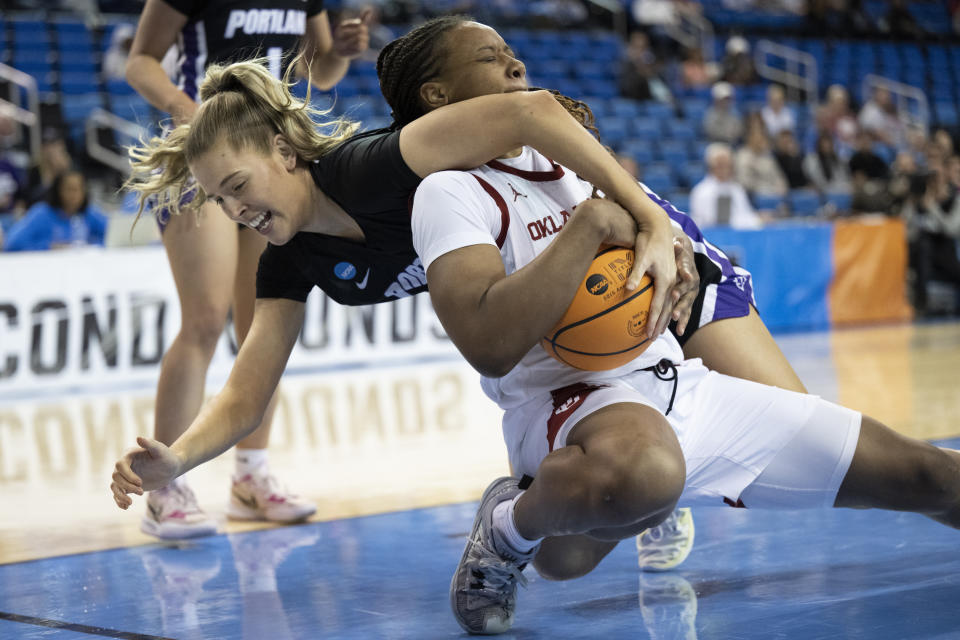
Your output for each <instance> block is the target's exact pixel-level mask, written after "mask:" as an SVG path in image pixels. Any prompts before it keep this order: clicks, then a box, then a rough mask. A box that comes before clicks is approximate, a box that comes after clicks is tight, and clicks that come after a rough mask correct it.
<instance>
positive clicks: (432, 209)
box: [412, 147, 683, 409]
mask: <svg viewBox="0 0 960 640" xmlns="http://www.w3.org/2000/svg"><path fill="white" fill-rule="evenodd" d="M590 194H591V187H590V185H589V184H588V183H586V182H584V181H582V180H580V178H579V177H577V175H576V174H574V173H573V172H572V171H570V170H569V169H566V168H565V167H561V166H560V165H557V164H554V163H552V162H550V161H549V160H548V159H547V158H545V157H544V156H542V155H540V154H539V153H538V152H536V151H535V150H533V149H531V148H529V147H524V149H523V152H522V153H521V155H520V156H518V157H516V158H511V159H506V160H499V161H493V162H490V163H488V164H487V165H485V166H482V167H480V168H478V169H473V170H471V171H441V172H439V173H434V174H432V175H430V176H428V177H427V178H426V179H424V181H423V182H422V183H421V184H420V186H419V187H418V188H417V192H416V195H415V197H414V204H413V220H412V224H413V244H414V248H415V249H416V251H417V254H418V255H419V256H420V258H421V260H422V262H423V266H424V269H427V268H429V266H430V264H431V263H432V262H433V261H434V260H436V259H437V258H438V257H440V256H442V255H443V254H445V253H449V252H450V251H454V250H456V249H460V248H462V247H466V246H471V245H477V244H491V245H495V246H497V247H498V248H499V249H500V255H501V256H502V257H503V264H504V267H505V269H506V273H507V275H508V276H509V275H510V274H511V273H513V272H515V271H517V270H518V269H520V268H522V267H523V266H524V265H526V264H528V263H529V262H531V261H532V260H533V259H534V258H536V257H537V256H538V255H539V254H540V252H542V251H543V250H544V249H546V248H547V246H548V245H549V244H550V242H552V241H553V238H554V236H555V235H556V234H557V233H558V232H559V231H560V229H561V228H563V225H564V223H565V222H566V221H567V220H568V219H569V218H570V216H571V215H573V211H574V207H576V205H577V204H578V203H580V202H583V201H584V200H586V199H587V198H589V197H590ZM517 304H523V301H522V300H518V301H517ZM662 359H667V360H670V361H672V362H677V363H679V362H681V361H682V360H683V353H682V351H681V349H680V345H679V344H677V341H676V339H675V338H674V337H673V336H672V335H671V334H670V333H669V332H667V333H664V334H663V335H661V336H660V337H658V338H657V339H656V340H655V341H654V342H653V344H651V345H650V347H649V348H647V350H646V351H644V352H643V353H642V354H641V355H640V356H638V357H637V358H636V359H635V360H633V361H631V362H629V363H627V364H626V365H624V366H622V367H620V368H618V369H613V370H610V371H599V372H597V371H581V370H579V369H574V368H572V367H569V366H566V365H563V364H561V363H559V362H557V361H556V360H554V359H553V358H551V357H550V356H549V355H547V352H546V351H544V349H543V347H542V346H541V345H540V344H539V343H538V344H537V345H536V346H534V347H533V348H532V349H531V350H530V351H529V352H528V353H527V354H526V355H525V356H524V357H523V359H522V360H521V361H520V363H519V364H517V366H515V367H514V368H513V369H512V370H511V371H510V372H509V373H508V374H507V375H505V376H503V377H502V378H486V377H484V378H483V381H482V385H483V390H484V391H485V392H486V394H487V395H488V396H489V397H490V398H491V399H492V400H494V401H495V402H496V403H497V404H498V405H500V407H501V408H503V409H509V408H513V407H517V406H519V405H521V404H523V403H525V402H527V401H528V400H530V399H531V398H533V397H535V396H537V395H540V394H543V393H548V392H549V391H551V390H552V389H557V388H559V387H564V386H567V385H570V384H573V383H576V382H582V381H588V380H590V381H599V380H604V379H609V378H617V377H620V376H622V375H624V374H625V373H627V372H629V371H633V370H636V369H641V368H644V367H648V366H651V365H654V364H656V363H657V362H659V361H660V360H662Z"/></svg>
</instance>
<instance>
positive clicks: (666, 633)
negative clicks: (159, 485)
mask: <svg viewBox="0 0 960 640" xmlns="http://www.w3.org/2000/svg"><path fill="white" fill-rule="evenodd" d="M778 342H780V344H781V346H782V348H783V349H784V351H785V352H786V353H787V355H788V357H789V358H790V360H791V362H793V363H794V365H795V367H796V368H797V370H798V372H799V374H800V376H801V378H802V379H803V380H804V382H805V383H806V384H807V385H808V387H809V389H810V391H811V392H812V393H817V394H819V395H822V396H824V397H826V398H828V399H834V400H840V401H841V402H842V403H844V404H847V405H849V406H852V407H854V408H857V409H860V410H863V411H865V412H867V413H869V414H871V415H874V416H876V417H878V418H880V419H882V420H884V421H886V422H888V423H889V424H891V425H892V426H894V427H895V428H897V429H899V430H900V431H902V432H904V433H908V434H910V435H913V436H917V437H922V438H928V439H934V438H948V437H955V436H958V435H960V385H958V384H957V367H958V365H960V324H956V323H951V324H927V325H918V326H912V325H903V326H894V327H877V328H870V329H858V330H846V331H836V332H831V333H823V334H802V335H801V334H796V335H784V336H778ZM477 387H478V385H477V380H476V375H475V374H473V373H472V372H471V371H470V370H469V369H468V368H466V367H465V366H464V365H462V364H461V363H459V362H458V361H456V360H450V361H442V362H434V363H423V364H417V365H413V366H406V367H395V368H390V369H369V368H368V369H358V370H346V371H338V372H334V373H327V374H323V375H298V376H291V377H290V378H289V379H285V382H284V400H283V403H282V405H281V412H280V415H279V416H278V420H277V427H276V433H275V438H274V442H273V444H272V447H271V449H272V452H271V456H272V461H273V464H274V467H275V468H276V469H278V470H281V471H282V473H283V477H284V479H285V481H287V482H288V483H289V484H291V485H292V486H294V487H295V488H297V489H298V490H299V491H300V492H301V493H303V494H305V495H307V496H308V497H310V498H312V499H314V500H316V501H317V503H318V505H319V512H318V514H317V517H316V519H315V521H314V522H313V523H310V524H307V525H302V526H296V527H283V528H271V529H266V530H263V531H255V532H253V531H251V532H246V531H248V530H249V529H252V528H257V527H256V526H254V525H246V526H238V525H234V524H230V525H224V527H223V528H222V530H223V531H225V532H227V533H228V534H229V535H219V536H212V537H210V538H207V539H203V540H198V541H194V542H191V543H185V544H182V545H162V544H156V543H155V542H154V541H153V540H152V539H150V538H147V537H146V536H144V535H142V534H140V533H139V531H138V523H139V517H140V514H141V513H142V508H143V507H142V501H138V502H137V503H136V505H135V506H134V507H133V508H132V509H131V510H130V511H129V512H121V511H119V510H117V509H116V508H115V507H113V505H112V501H111V500H110V497H109V492H108V490H107V485H108V483H109V472H110V466H111V465H112V463H113V461H114V460H115V459H116V457H117V455H119V453H120V452H121V451H122V450H123V449H124V448H125V447H126V446H128V445H129V443H132V442H133V439H134V436H135V434H137V433H147V432H148V431H149V430H150V418H151V416H152V403H151V400H150V395H151V393H152V390H150V389H144V390H142V391H140V392H130V393H125V394H97V395H93V394H88V395H78V396H71V397H66V398H34V399H30V400H24V401H19V402H7V403H4V404H2V405H0V495H2V500H3V504H4V509H3V510H2V513H3V515H2V516H0V565H2V566H0V638H4V639H5V638H17V639H20V638H57V639H59V638H82V637H87V638H89V637H123V638H150V637H161V638H163V637H168V638H251V639H254V638H270V640H283V639H286V638H297V639H299V638H326V637H330V638H440V637H459V636H461V635H462V634H461V633H460V630H459V628H458V627H457V626H456V624H455V622H454V621H453V619H452V617H451V615H450V614H449V611H448V606H447V604H446V602H447V597H446V589H447V585H448V581H449V577H450V573H451V571H452V569H453V567H454V565H455V563H456V560H457V558H458V557H459V554H460V552H461V550H462V545H463V535H464V534H465V532H466V530H467V529H468V528H469V526H470V522H471V521H472V516H473V510H474V508H475V503H472V502H469V503H467V502H466V501H469V500H475V499H476V498H477V497H478V495H479V493H480V492H481V491H482V489H483V488H484V486H485V485H486V484H487V482H488V481H489V479H491V478H492V477H495V476H496V475H499V474H502V473H503V472H504V471H505V470H506V465H505V462H504V451H503V445H502V444H501V439H500V435H499V426H498V424H499V420H498V412H497V410H496V409H495V408H493V407H492V405H491V403H489V402H488V401H487V400H486V399H485V398H484V397H482V395H481V394H480V392H479V390H478V389H477ZM950 443H951V446H954V447H956V446H960V440H957V439H954V440H951V442H950ZM231 464H232V461H231V460H230V459H229V457H226V458H225V459H224V460H218V461H214V462H213V463H211V464H208V465H205V466H203V467H201V468H200V469H198V470H196V473H194V474H192V478H191V482H192V484H193V486H194V487H195V489H196V490H197V492H198V494H199V495H200V499H201V502H202V503H203V504H204V506H206V507H208V508H209V510H210V511H211V512H213V513H214V514H215V515H220V516H222V511H223V505H224V502H225V498H226V493H227V484H226V482H227V478H228V476H229V473H230V471H231V469H230V466H231ZM451 503H454V504H451ZM444 504H450V505H451V506H443V507H432V508H420V507H430V506H431V505H444ZM411 509H413V510H411ZM385 512H389V513H385ZM374 513H380V514H382V515H374V516H369V517H359V518H357V517H354V516H361V515H364V514H374ZM695 518H696V522H697V544H696V546H695V549H694V552H693V554H691V557H690V559H689V560H688V561H687V562H686V563H685V564H684V565H683V566H682V567H681V569H680V570H679V571H675V572H671V573H669V574H658V575H649V574H641V573H640V572H638V571H637V569H636V555H635V551H634V550H633V549H632V545H630V544H622V545H620V547H618V548H617V549H616V550H615V551H614V553H613V554H612V555H611V556H610V558H609V559H607V560H606V561H605V562H604V563H603V564H602V565H601V567H600V568H599V569H598V570H597V571H595V572H594V573H593V574H591V575H590V576H588V577H586V578H584V579H581V580H575V581H571V582H568V583H562V584H557V583H549V582H545V581H543V580H540V579H538V578H537V577H536V576H535V574H532V573H529V572H528V573H529V576H528V577H529V578H530V580H531V585H530V587H529V588H528V589H526V590H524V591H523V592H522V593H521V601H520V610H519V613H518V620H517V625H516V628H515V630H514V632H513V633H512V634H510V635H508V636H507V637H514V638H541V637H542V638H548V637H549V638H556V637H565V638H575V637H611V638H620V637H631V638H648V637H649V638H696V637H698V634H699V637H701V638H724V639H728V638H743V639H753V638H757V639H759V638H804V639H809V638H838V637H846V638H898V639H899V638H944V639H946V638H952V637H956V633H957V629H960V607H958V606H957V602H958V601H960V556H958V555H957V553H956V549H957V541H958V540H960V538H957V532H955V531H951V530H949V529H947V528H946V527H942V526H939V525H936V524H935V523H932V522H930V521H928V520H926V519H924V518H922V517H919V516H913V515H910V514H893V513H880V512H856V511H841V510H837V511H833V510H827V511H822V512H821V511H818V512H796V513H790V512H750V511H743V510H736V509H702V510H698V511H697V512H696V514H695ZM109 549H113V550H109ZM82 552H87V553H82ZM72 554H81V555H72ZM65 625H67V626H65Z"/></svg>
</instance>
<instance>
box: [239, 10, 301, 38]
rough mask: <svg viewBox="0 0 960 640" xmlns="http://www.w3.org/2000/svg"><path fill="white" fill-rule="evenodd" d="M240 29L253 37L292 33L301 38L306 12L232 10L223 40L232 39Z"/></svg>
mask: <svg viewBox="0 0 960 640" xmlns="http://www.w3.org/2000/svg"><path fill="white" fill-rule="evenodd" d="M237 29H241V30H242V31H243V33H244V34H246V35H248V36H254V35H259V34H264V33H292V34H294V35H298V36H302V35H303V34H304V33H306V32H307V12H306V11H297V10H296V9H289V10H287V11H284V10H283V9H234V10H233V11H231V12H230V17H228V18H227V29H226V31H225V32H224V34H223V37H224V38H232V37H233V36H234V34H235V33H236V32H237Z"/></svg>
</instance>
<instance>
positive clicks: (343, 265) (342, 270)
mask: <svg viewBox="0 0 960 640" xmlns="http://www.w3.org/2000/svg"><path fill="white" fill-rule="evenodd" d="M333 275H335V276H337V277H338V278H340V279H341V280H352V279H353V277H354V276H355V275H357V268H356V267H355V266H353V265H352V264H350V263H349V262H338V263H337V264H336V265H334V267H333Z"/></svg>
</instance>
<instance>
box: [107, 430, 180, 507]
mask: <svg viewBox="0 0 960 640" xmlns="http://www.w3.org/2000/svg"><path fill="white" fill-rule="evenodd" d="M137 444H138V445H140V446H139V447H134V448H133V449H130V450H129V451H127V452H126V453H125V454H123V457H122V458H120V459H119V460H117V464H116V465H115V467H114V471H113V482H111V483H110V489H111V490H112V491H113V501H114V502H116V503H117V506H118V507H120V508H121V509H126V508H127V507H129V506H130V505H131V504H133V498H131V497H130V494H136V495H138V496H142V495H143V492H144V491H153V490H154V489H160V488H162V487H165V486H167V485H168V484H170V482H171V481H172V480H173V479H174V478H176V477H177V476H178V475H180V468H181V464H180V459H179V458H177V456H176V455H175V454H174V453H173V451H171V450H170V447H168V446H167V445H165V444H163V443H162V442H158V441H156V440H153V439H152V438H143V437H138V438H137Z"/></svg>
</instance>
